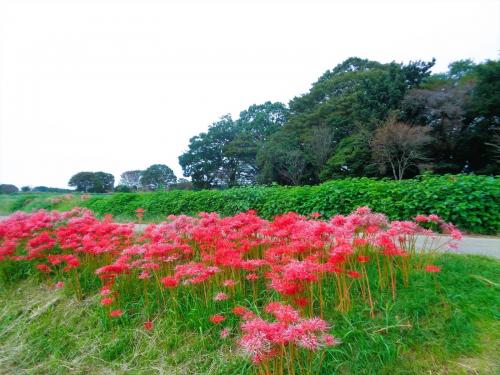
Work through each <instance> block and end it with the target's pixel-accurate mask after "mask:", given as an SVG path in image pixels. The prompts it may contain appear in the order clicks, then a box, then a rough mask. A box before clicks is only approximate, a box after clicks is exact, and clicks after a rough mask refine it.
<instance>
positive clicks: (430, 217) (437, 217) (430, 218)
mask: <svg viewBox="0 0 500 375" xmlns="http://www.w3.org/2000/svg"><path fill="white" fill-rule="evenodd" d="M429 220H430V221H433V222H435V223H440V222H441V221H442V220H441V218H440V217H439V216H438V215H434V214H431V215H429Z"/></svg>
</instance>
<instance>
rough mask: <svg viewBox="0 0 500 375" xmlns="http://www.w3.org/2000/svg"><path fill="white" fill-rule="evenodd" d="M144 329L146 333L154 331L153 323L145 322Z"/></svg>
mask: <svg viewBox="0 0 500 375" xmlns="http://www.w3.org/2000/svg"><path fill="white" fill-rule="evenodd" d="M143 327H144V329H145V330H146V331H151V330H152V329H153V322H152V321H151V320H147V321H145V322H144V325H143Z"/></svg>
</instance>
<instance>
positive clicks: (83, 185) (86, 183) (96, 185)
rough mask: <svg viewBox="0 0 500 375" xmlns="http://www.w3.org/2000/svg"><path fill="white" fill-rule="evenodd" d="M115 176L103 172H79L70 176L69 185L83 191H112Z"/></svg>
mask: <svg viewBox="0 0 500 375" xmlns="http://www.w3.org/2000/svg"><path fill="white" fill-rule="evenodd" d="M114 184H115V177H114V176H113V175H112V174H110V173H105V172H79V173H77V174H75V175H73V176H72V177H71V179H70V180H69V182H68V185H69V186H74V187H76V191H79V192H84V193H106V192H110V191H113V186H114Z"/></svg>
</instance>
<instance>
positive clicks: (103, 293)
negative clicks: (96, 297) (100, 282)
mask: <svg viewBox="0 0 500 375" xmlns="http://www.w3.org/2000/svg"><path fill="white" fill-rule="evenodd" d="M99 294H100V295H101V296H109V295H110V294H111V289H109V288H108V287H103V288H102V289H101V291H100V293H99Z"/></svg>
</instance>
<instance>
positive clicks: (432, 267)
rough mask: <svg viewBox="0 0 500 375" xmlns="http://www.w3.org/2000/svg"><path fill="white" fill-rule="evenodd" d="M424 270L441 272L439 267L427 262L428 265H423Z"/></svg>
mask: <svg viewBox="0 0 500 375" xmlns="http://www.w3.org/2000/svg"><path fill="white" fill-rule="evenodd" d="M425 272H431V273H437V272H441V267H438V266H434V265H432V264H429V265H428V266H425Z"/></svg>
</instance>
